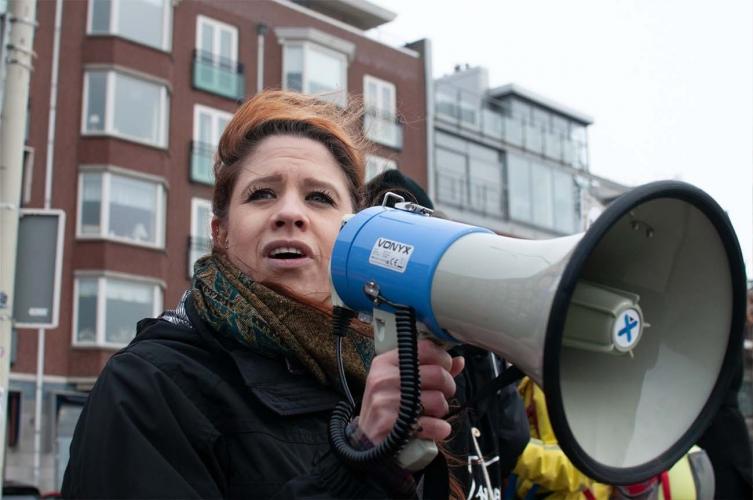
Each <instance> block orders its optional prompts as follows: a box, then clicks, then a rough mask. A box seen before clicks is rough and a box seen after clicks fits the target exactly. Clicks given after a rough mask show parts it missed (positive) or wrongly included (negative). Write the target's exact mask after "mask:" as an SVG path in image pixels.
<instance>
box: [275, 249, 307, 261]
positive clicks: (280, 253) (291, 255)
mask: <svg viewBox="0 0 753 500" xmlns="http://www.w3.org/2000/svg"><path fill="white" fill-rule="evenodd" d="M304 257H306V255H305V254H304V253H303V252H302V251H301V250H299V249H297V248H293V247H280V248H275V249H274V250H272V251H271V252H269V258H270V259H279V260H293V259H302V258H304Z"/></svg>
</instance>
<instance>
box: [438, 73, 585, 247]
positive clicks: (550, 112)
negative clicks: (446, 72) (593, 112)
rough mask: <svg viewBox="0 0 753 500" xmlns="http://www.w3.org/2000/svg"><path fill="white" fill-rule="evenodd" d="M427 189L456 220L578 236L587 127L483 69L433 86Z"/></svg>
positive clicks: (527, 233)
mask: <svg viewBox="0 0 753 500" xmlns="http://www.w3.org/2000/svg"><path fill="white" fill-rule="evenodd" d="M434 112H435V121H434V125H435V126H434V138H433V139H434V163H433V169H432V170H433V175H432V179H431V180H432V186H433V190H432V192H433V196H434V198H435V201H436V202H437V204H438V206H439V207H440V208H442V209H444V210H445V211H448V212H449V213H450V214H451V216H452V217H453V218H456V219H458V220H464V221H467V222H469V223H473V224H477V225H483V226H487V227H490V228H493V229H495V230H497V231H499V232H501V233H504V234H509V235H511V236H520V237H552V236H561V235H566V234H573V233H577V232H579V231H580V230H581V228H582V223H581V221H582V220H583V217H584V215H585V214H584V209H583V208H584V207H583V206H582V202H581V191H582V189H583V187H584V186H587V185H588V179H589V178H590V174H589V165H588V158H589V155H588V140H587V127H588V125H590V124H591V119H590V118H589V117H587V116H585V115H583V114H581V113H578V112H576V111H573V110H570V109H568V108H566V107H564V106H561V105H559V104H556V103H553V102H552V101H550V100H548V99H546V98H543V97H540V96H537V95H535V94H533V93H532V92H530V91H527V90H526V89H523V88H521V87H518V86H516V85H506V86H503V87H499V88H497V89H491V90H490V89H488V85H487V84H486V72H485V70H483V68H470V69H466V70H462V71H456V73H455V74H453V75H450V76H447V77H443V78H440V79H438V80H436V81H435V83H434Z"/></svg>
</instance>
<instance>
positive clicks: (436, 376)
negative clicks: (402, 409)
mask: <svg viewBox="0 0 753 500" xmlns="http://www.w3.org/2000/svg"><path fill="white" fill-rule="evenodd" d="M418 362H419V365H420V367H419V368H420V373H421V405H422V406H423V414H422V416H421V417H420V418H419V419H418V432H417V433H416V436H417V437H420V438H423V439H430V440H432V441H441V440H443V439H446V438H447V436H449V435H450V431H451V428H450V424H449V423H447V422H446V421H444V420H442V417H444V416H445V415H446V414H447V413H448V411H449V404H448V402H447V400H448V399H449V398H451V397H452V396H453V395H454V394H455V380H453V379H454V378H455V376H457V375H458V374H459V373H460V372H461V371H462V370H463V367H464V366H465V359H463V358H462V357H460V356H458V357H456V358H453V357H452V356H450V355H449V354H448V353H447V351H445V350H444V349H442V348H441V347H439V346H438V345H436V344H435V343H434V342H432V341H430V340H427V339H424V340H420V341H419V342H418ZM399 406H400V370H399V367H398V355H397V349H393V350H391V351H387V352H385V353H382V354H380V355H378V356H376V357H375V358H374V360H373V361H372V362H371V368H370V369H369V374H368V376H367V377H366V389H365V391H364V395H363V401H362V404H361V414H360V416H359V417H358V427H360V428H361V431H362V432H364V433H365V434H366V436H367V437H368V438H369V440H370V441H371V442H372V443H374V444H375V445H378V444H379V443H381V442H382V441H383V440H384V438H385V437H387V434H389V432H390V431H391V430H392V426H393V425H394V424H395V420H397V413H398V408H399Z"/></svg>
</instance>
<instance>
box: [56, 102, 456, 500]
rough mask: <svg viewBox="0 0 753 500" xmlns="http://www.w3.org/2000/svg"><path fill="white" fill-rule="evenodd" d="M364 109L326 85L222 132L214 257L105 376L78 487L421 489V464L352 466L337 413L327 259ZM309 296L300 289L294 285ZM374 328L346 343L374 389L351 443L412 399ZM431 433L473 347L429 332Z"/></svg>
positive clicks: (347, 202)
mask: <svg viewBox="0 0 753 500" xmlns="http://www.w3.org/2000/svg"><path fill="white" fill-rule="evenodd" d="M356 118H357V117H356V116H355V115H352V114H350V115H349V114H347V113H344V112H342V111H340V110H339V109H338V108H336V107H335V106H333V105H330V104H325V103H322V102H319V101H317V100H316V99H314V98H309V97H305V96H300V95H297V94H289V93H283V92H266V93H262V94H260V95H257V96H256V97H254V98H253V99H251V100H250V101H248V102H246V103H245V104H244V105H243V106H242V107H241V108H240V109H239V111H238V112H237V113H236V114H235V116H234V118H233V120H232V121H231V122H230V124H229V125H228V126H227V128H226V130H225V132H224V133H223V136H222V138H221V139H220V144H219V147H218V158H217V162H216V164H215V177H216V186H215V192H214V199H213V212H214V217H213V220H212V236H213V244H214V247H213V250H212V255H211V256H208V257H205V258H203V259H201V260H199V261H198V262H197V264H196V266H195V274H194V278H193V288H192V290H190V291H189V292H187V293H186V294H185V295H184V297H183V300H182V301H181V303H180V304H179V306H178V307H177V308H176V310H175V311H171V312H168V313H165V314H163V316H162V317H161V318H158V319H145V320H143V321H141V322H140V323H139V324H138V334H137V336H136V338H135V339H134V341H133V342H132V343H131V344H130V345H129V346H128V347H126V348H125V349H123V350H122V351H120V352H118V353H117V354H115V355H114V356H113V357H112V358H111V360H110V361H109V363H108V364H107V366H106V367H105V368H104V370H103V372H102V374H101V375H100V377H99V378H98V380H97V383H96V385H95V387H94V388H93V390H92V392H91V394H90V396H89V400H88V402H87V405H86V407H85V408H84V411H83V412H82V415H81V418H80V420H79V422H78V425H77V428H76V432H75V435H74V439H73V442H72V444H71V458H70V461H69V464H68V468H67V470H66V473H65V479H64V483H63V494H64V496H66V497H97V498H105V497H106V498H115V497H137V498H156V497H160V498H177V497H180V498H196V497H201V498H217V497H253V498H268V497H277V498H291V497H307V498H309V497H312V498H330V497H356V498H364V497H381V498H384V497H389V496H411V495H412V494H413V493H414V488H415V483H414V481H413V478H412V476H411V475H410V474H407V473H405V472H404V471H399V470H394V469H392V468H391V467H395V466H394V465H390V464H385V465H382V466H378V467H373V468H370V469H369V470H368V471H359V470H355V469H350V468H349V467H348V466H347V464H344V463H343V462H341V461H340V460H339V459H338V458H337V457H336V456H335V455H334V454H333V453H332V451H331V450H330V447H329V444H328V433H327V424H328V421H329V417H330V413H331V410H332V408H333V407H334V405H335V403H336V402H337V401H339V400H341V399H342V397H343V396H342V395H341V394H340V393H339V392H338V390H337V387H338V377H337V369H336V360H335V357H334V340H333V338H332V335H331V333H330V331H331V328H330V316H329V315H328V313H327V311H328V310H329V309H331V307H330V303H329V297H330V291H329V274H328V264H329V257H330V252H331V249H332V245H333V243H334V240H335V237H336V235H337V233H338V230H339V227H340V222H341V220H342V217H343V215H345V214H348V213H351V212H353V211H355V210H356V209H358V205H359V203H358V193H359V189H360V188H361V181H360V179H361V178H362V170H363V160H362V157H361V153H360V144H359V142H358V141H357V140H356V139H354V137H357V134H354V133H353V130H356V129H357V128H356V127H357V126H358V121H357V119H356ZM291 297H295V299H293V298H291ZM372 357H373V347H372V341H371V339H370V338H369V336H368V332H367V331H366V330H365V329H361V330H350V331H349V332H348V336H347V338H346V341H345V343H344V360H345V369H346V372H347V376H348V377H347V378H348V380H349V382H350V383H351V384H352V385H353V387H352V390H353V391H354V392H355V393H356V394H358V395H359V397H361V408H360V416H359V417H358V421H357V425H354V426H352V429H351V434H352V436H351V437H352V441H353V442H359V443H361V444H363V443H366V446H370V445H372V444H378V443H380V442H381V441H382V440H383V439H384V437H385V436H386V435H387V434H388V433H389V431H390V429H391V427H392V424H393V423H394V421H395V414H396V409H397V406H398V401H399V375H398V368H397V354H396V352H395V351H391V352H387V353H384V354H382V355H379V356H376V357H373V359H372ZM419 361H420V364H421V386H422V400H421V402H422V405H423V416H422V417H420V419H419V421H418V429H419V432H418V433H417V435H418V436H419V437H421V438H426V439H432V440H435V441H442V440H444V439H445V438H447V437H448V435H449V434H450V431H451V429H450V425H449V424H448V423H447V422H446V421H445V420H443V419H442V417H443V416H444V415H445V414H446V413H447V411H448V402H447V400H448V399H449V398H451V397H452V396H453V394H454V392H455V382H454V380H453V378H454V377H455V376H456V375H457V374H458V373H460V371H461V370H462V368H463V359H462V358H460V357H456V358H452V357H451V356H450V355H449V354H447V353H446V352H445V351H443V350H442V349H440V348H438V347H437V346H435V345H434V344H432V343H431V342H421V343H420V345H419Z"/></svg>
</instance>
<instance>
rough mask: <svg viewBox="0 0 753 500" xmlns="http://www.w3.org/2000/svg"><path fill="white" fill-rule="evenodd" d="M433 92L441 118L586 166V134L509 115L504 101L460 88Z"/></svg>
mask: <svg viewBox="0 0 753 500" xmlns="http://www.w3.org/2000/svg"><path fill="white" fill-rule="evenodd" d="M435 96H436V97H435V111H436V116H437V118H438V119H439V120H441V121H442V122H445V123H451V124H454V125H456V126H457V127H458V128H461V129H465V130H468V131H470V132H472V133H474V134H479V135H481V136H484V137H486V138H489V139H494V140H497V141H501V142H503V143H506V144H510V145H513V146H517V147H519V148H521V149H523V150H526V151H528V152H531V153H534V154H538V155H540V156H542V157H545V158H547V159H550V160H553V161H557V162H561V163H564V164H566V165H570V166H572V167H575V168H580V169H586V168H588V146H587V144H586V140H585V137H577V136H575V133H573V134H567V133H566V132H563V131H561V130H556V129H553V128H551V127H549V126H547V125H543V124H540V123H534V122H532V121H531V120H526V119H523V118H519V117H516V116H511V115H510V113H509V111H508V110H507V106H506V103H504V102H503V101H500V100H497V99H490V98H487V97H481V96H479V95H475V94H472V93H470V92H467V91H465V90H462V89H457V88H451V87H448V86H438V87H437V88H436V93H435Z"/></svg>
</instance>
